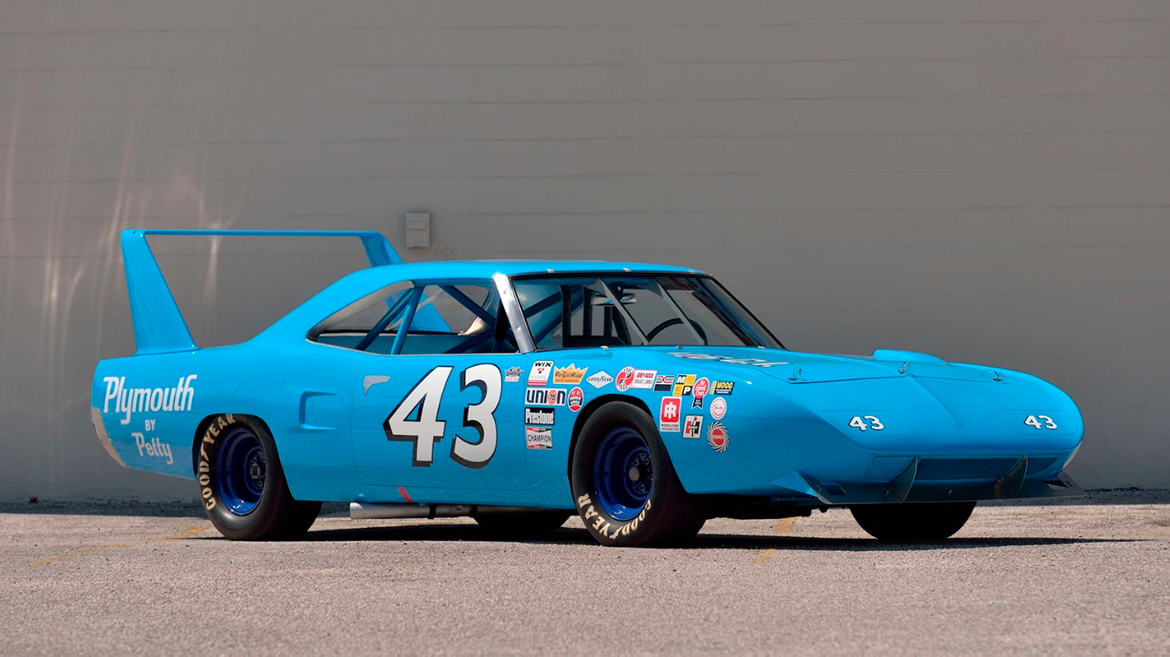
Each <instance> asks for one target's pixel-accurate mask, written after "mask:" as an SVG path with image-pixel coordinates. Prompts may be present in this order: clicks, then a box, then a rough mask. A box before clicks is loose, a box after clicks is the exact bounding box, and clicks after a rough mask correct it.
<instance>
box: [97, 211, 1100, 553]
mask: <svg viewBox="0 0 1170 657" xmlns="http://www.w3.org/2000/svg"><path fill="white" fill-rule="evenodd" d="M150 235H270V236H276V235H297V236H322V237H326V236H329V237H336V236H350V237H356V238H359V239H360V240H361V242H362V244H363V246H364V249H365V252H366V254H367V256H368V258H369V261H370V265H371V266H370V267H369V268H366V269H362V270H359V271H356V272H354V273H351V274H349V275H347V276H344V277H343V278H341V279H340V280H338V281H336V282H334V283H332V284H331V285H329V286H328V287H326V288H325V289H324V290H322V291H321V292H319V293H318V294H316V295H315V296H313V297H312V298H310V299H309V300H308V301H306V302H305V303H303V304H302V305H301V306H299V307H297V308H296V309H294V310H293V311H292V312H290V313H288V314H287V315H286V316H284V317H283V318H282V319H280V320H278V321H276V322H275V323H274V324H272V325H271V326H269V327H268V328H266V329H265V330H263V331H261V332H260V333H259V334H258V335H256V336H255V337H254V338H252V339H250V340H248V341H246V342H243V343H241V344H236V345H230V346H221V347H211V348H200V347H198V346H196V345H195V344H194V342H193V341H192V338H191V335H190V332H189V331H188V328H187V326H186V324H185V322H184V320H183V316H182V314H181V313H180V311H179V309H178V307H177V305H176V303H175V300H174V297H173V296H172V294H171V292H170V290H169V288H168V286H167V283H166V281H165V279H164V277H163V275H162V273H161V270H160V269H159V267H158V264H157V262H156V260H155V258H154V255H153V253H152V251H151V249H150V246H149V245H148V243H147V237H148V236H150ZM122 249H123V255H124V260H125V267H126V276H127V283H128V291H129V300H130V309H131V314H132V319H133V325H134V333H135V340H136V343H137V352H136V353H135V354H134V355H132V356H129V357H125V358H115V359H109V360H103V361H101V362H100V363H99V364H98V366H97V370H96V372H95V374H94V380H93V388H92V409H91V410H92V418H93V424H94V427H95V429H96V431H97V434H98V437H99V439H100V441H101V443H102V444H103V445H104V447H105V449H106V450H107V452H108V453H109V454H110V456H112V457H113V458H114V460H116V461H117V462H118V463H120V464H122V465H124V466H127V467H132V468H139V469H142V470H149V471H152V472H157V473H162V474H168V475H174V476H178V477H185V478H189V479H194V480H195V482H196V485H197V489H198V492H199V498H200V499H201V500H202V503H203V505H204V506H205V507H206V510H207V515H208V517H209V518H210V520H211V522H212V523H213V524H214V525H215V527H216V528H217V529H218V530H219V531H220V532H222V533H223V535H225V536H227V537H229V538H232V539H242V540H261V539H291V538H295V537H298V536H300V535H301V534H303V533H304V532H305V531H307V529H308V528H309V527H310V526H311V525H312V523H313V521H314V519H315V518H316V516H317V514H318V512H319V510H320V507H321V503H322V501H330V502H348V503H350V514H351V516H352V517H354V518H426V517H430V518H433V517H452V516H471V517H473V518H474V519H475V520H476V521H477V522H478V523H479V524H480V525H481V526H482V527H483V528H485V529H486V530H488V531H491V532H496V533H499V534H503V535H528V536H531V535H536V534H539V533H541V532H551V531H552V530H554V529H556V528H557V527H559V526H560V525H561V524H562V523H564V522H565V520H567V519H568V518H569V517H570V515H571V514H572V513H574V512H575V513H578V514H579V515H580V517H581V519H582V520H583V521H584V525H585V528H586V529H587V530H588V532H589V533H590V534H591V535H592V536H593V537H594V538H595V539H596V540H597V541H599V542H600V543H603V544H606V545H619V546H639V545H662V544H669V543H676V542H678V541H682V540H686V539H688V538H690V537H691V536H693V535H694V534H695V533H696V532H698V531H699V529H700V528H701V527H702V525H703V523H704V522H705V521H706V520H707V519H708V518H713V517H730V518H782V517H793V516H804V515H808V514H809V513H810V512H812V511H813V510H816V509H821V510H824V509H826V508H829V507H848V508H849V509H850V510H851V512H852V514H853V515H854V517H855V518H856V520H857V521H858V523H859V524H860V525H861V527H862V528H863V529H865V530H866V531H867V532H868V533H870V534H871V535H873V536H875V537H877V538H879V539H883V540H895V541H897V540H923V539H942V538H946V537H949V536H951V535H952V534H954V533H955V532H956V531H958V530H959V529H960V528H961V527H962V526H963V524H964V523H965V522H966V521H967V519H968V517H969V516H970V514H971V512H972V509H973V508H974V506H975V503H976V501H978V500H988V499H1002V498H1017V497H1049V496H1062V495H1076V494H1079V493H1080V491H1079V489H1078V488H1077V487H1076V485H1075V484H1074V483H1073V482H1072V481H1071V480H1070V479H1069V478H1068V477H1067V476H1066V475H1065V474H1064V473H1063V468H1064V466H1065V464H1067V463H1068V461H1069V460H1070V459H1071V458H1072V457H1073V455H1074V453H1075V452H1076V451H1077V448H1078V447H1079V445H1080V442H1081V437H1082V434H1083V423H1082V419H1081V416H1080V413H1079V411H1078V409H1077V407H1076V405H1075V404H1074V403H1073V401H1072V400H1071V399H1070V398H1069V397H1068V396H1067V395H1065V394H1064V393H1063V392H1061V391H1060V390H1058V389H1057V388H1056V387H1054V386H1052V385H1050V384H1048V383H1045V382H1044V381H1041V380H1040V379H1037V378H1035V377H1033V376H1029V375H1027V374H1023V373H1020V372H1014V371H1009V370H1006V369H1000V368H991V367H984V366H979V365H967V364H960V363H948V362H945V361H943V360H941V359H939V358H936V357H933V356H929V355H926V354H922V353H916V352H910V351H894V350H885V349H882V350H878V351H875V352H874V353H873V355H872V357H846V356H830V355H820V354H811V353H800V352H795V351H790V350H787V349H785V348H784V346H783V345H781V343H780V342H779V341H778V340H777V339H776V338H775V337H773V335H772V334H771V333H770V332H769V331H768V329H766V328H765V327H764V326H763V325H762V324H761V323H760V322H759V321H758V320H757V319H756V318H755V317H754V316H753V315H752V314H751V313H750V312H749V311H748V310H747V309H746V308H744V307H743V306H742V305H740V303H739V302H737V301H736V300H735V298H733V297H732V296H731V294H729V293H728V292H727V291H726V290H725V289H724V288H723V287H722V286H721V285H720V284H719V283H718V282H716V281H715V279H714V278H712V277H710V276H708V275H707V274H704V273H703V272H700V271H696V270H694V269H686V268H680V267H668V266H659V265H644V264H632V263H608V262H575V261H476V262H424V263H412V264H404V263H403V261H402V260H401V258H400V257H399V256H398V254H397V253H396V252H395V251H394V249H393V248H392V247H391V246H390V244H389V242H388V241H387V240H386V239H385V238H384V237H383V236H382V235H381V234H379V233H376V232H345V231H295V232H294V231H182V230H128V231H125V232H124V233H123V234H122Z"/></svg>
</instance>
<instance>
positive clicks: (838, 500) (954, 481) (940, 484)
mask: <svg viewBox="0 0 1170 657" xmlns="http://www.w3.org/2000/svg"><path fill="white" fill-rule="evenodd" d="M939 461H944V462H943V463H940V462H939ZM978 463H979V462H977V461H973V460H969V459H953V462H952V463H950V464H947V463H945V460H940V459H920V458H913V459H911V460H910V463H909V465H907V466H906V468H905V469H904V470H902V472H900V473H899V474H898V475H897V476H896V477H894V478H893V479H891V480H889V481H887V482H885V483H876V484H875V483H871V482H865V483H860V482H858V483H851V482H825V481H820V480H818V479H816V478H815V477H813V476H811V475H808V474H804V473H801V472H795V473H793V474H792V475H789V476H787V477H785V478H784V481H783V483H782V484H780V482H777V483H778V484H780V485H782V486H784V487H786V488H789V489H790V490H794V491H795V492H798V493H803V494H805V495H810V496H812V497H815V498H816V499H817V500H818V501H819V502H820V503H821V504H826V505H853V504H889V503H900V502H966V501H976V500H1003V499H1015V498H1043V497H1081V496H1083V495H1084V491H1083V490H1081V488H1080V486H1078V485H1077V484H1076V482H1074V481H1073V480H1072V478H1070V477H1069V476H1068V475H1066V474H1065V473H1063V472H1055V473H1053V472H1051V468H1050V467H1047V466H1048V465H1049V464H1048V463H1044V464H1035V465H1043V466H1045V467H1041V468H1037V467H1035V465H1034V466H1033V467H1032V468H1031V470H1032V472H1031V473H1029V460H1028V457H1027V456H1021V457H1019V458H1018V459H1016V460H1015V462H1014V464H1013V465H1011V466H1010V467H1009V468H1008V469H1007V470H1006V472H1003V473H1002V474H997V476H995V477H994V478H990V479H979V480H970V479H963V478H947V477H945V476H942V475H945V473H946V472H947V469H948V467H949V468H951V470H952V471H953V472H954V473H955V474H959V473H963V472H964V471H968V470H970V469H971V468H973V467H977V464H978ZM1046 470H1047V471H1048V472H1046ZM801 489H803V490H801Z"/></svg>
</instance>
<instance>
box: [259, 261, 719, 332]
mask: <svg viewBox="0 0 1170 657" xmlns="http://www.w3.org/2000/svg"><path fill="white" fill-rule="evenodd" d="M550 273H551V274H574V273H600V274H605V273H614V274H639V273H645V274H697V275H705V272H702V271H700V270H698V269H690V268H687V267H676V266H672V265H653V264H645V263H636V262H606V261H602V260H455V261H429V262H413V263H405V264H400V265H383V266H380V267H369V268H366V269H359V270H358V271H355V272H353V273H352V274H348V275H346V276H343V277H341V278H340V279H338V280H337V281H336V282H335V283H333V284H332V285H329V286H328V287H326V288H325V289H324V290H322V291H321V292H319V293H318V294H316V295H315V296H313V297H312V298H311V299H309V300H308V301H306V302H305V303H303V304H302V305H301V306H300V307H298V308H296V309H295V310H293V311H292V312H290V313H289V314H288V315H285V316H284V317H283V318H281V319H280V320H277V321H276V323H274V324H273V325H272V326H270V327H268V329H266V330H264V331H262V332H261V333H260V334H259V335H257V336H256V338H258V339H271V338H280V337H295V336H297V335H299V336H300V338H301V339H303V337H304V331H305V330H307V328H308V327H310V326H312V325H313V324H316V323H317V322H319V321H321V320H322V319H324V318H325V317H327V316H328V315H329V314H330V313H332V312H334V311H336V310H338V308H339V307H340V306H341V305H342V304H347V303H349V302H351V301H355V300H357V299H359V298H361V297H364V296H365V295H367V294H370V293H372V292H374V291H376V290H379V289H381V288H383V287H385V286H387V285H391V284H393V283H395V282H397V281H409V280H413V281H436V280H448V281H453V282H460V281H487V280H491V278H492V277H493V276H495V275H496V274H503V275H505V276H509V277H512V276H525V275H533V274H546V275H547V274H550Z"/></svg>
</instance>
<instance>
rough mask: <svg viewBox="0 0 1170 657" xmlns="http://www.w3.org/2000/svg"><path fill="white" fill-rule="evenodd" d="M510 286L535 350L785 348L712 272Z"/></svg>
mask: <svg viewBox="0 0 1170 657" xmlns="http://www.w3.org/2000/svg"><path fill="white" fill-rule="evenodd" d="M512 283H513V285H514V287H515V288H516V296H517V298H518V299H519V301H520V306H521V307H522V308H523V309H524V317H525V319H526V320H527V321H528V328H529V330H530V331H531V332H532V340H533V342H534V343H535V344H536V348H537V349H565V348H574V347H599V346H627V345H658V346H684V347H685V346H712V347H715V346H718V347H772V348H783V347H782V346H781V345H780V343H779V342H778V341H777V340H776V339H775V338H774V337H772V334H771V333H769V332H768V330H767V329H766V328H764V327H763V326H762V325H761V324H760V323H759V322H758V321H756V319H755V318H754V317H752V315H751V313H749V312H748V311H747V310H746V309H745V308H744V307H743V306H741V305H740V304H739V302H737V301H736V300H735V299H734V298H733V297H732V296H731V295H730V294H728V293H727V291H726V290H724V289H723V288H722V287H721V286H720V285H719V284H718V283H716V282H715V281H714V280H713V279H711V278H708V277H706V276H681V275H674V276H630V275H614V276H607V275H601V276H597V275H579V276H539V277H524V278H516V279H514V280H513V281H512Z"/></svg>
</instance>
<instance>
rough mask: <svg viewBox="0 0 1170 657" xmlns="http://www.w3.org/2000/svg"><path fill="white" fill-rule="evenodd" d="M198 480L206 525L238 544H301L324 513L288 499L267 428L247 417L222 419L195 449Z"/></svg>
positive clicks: (209, 427)
mask: <svg viewBox="0 0 1170 657" xmlns="http://www.w3.org/2000/svg"><path fill="white" fill-rule="evenodd" d="M195 448H196V450H195V480H196V481H197V482H198V484H199V497H200V499H201V500H202V501H203V507H204V509H205V510H206V512H207V519H208V520H210V521H211V524H212V525H215V528H216V529H218V530H219V533H221V534H223V535H224V536H226V537H227V538H230V539H232V540H234V541H272V540H277V541H279V540H292V539H296V538H299V537H300V536H301V535H303V534H304V533H305V532H306V531H308V530H309V527H310V526H312V524H313V521H314V520H316V519H317V513H319V512H320V511H321V503H320V502H299V501H297V500H294V499H293V497H292V494H291V493H289V490H288V483H287V482H286V481H285V478H284V469H283V468H281V467H280V457H279V456H278V455H277V453H276V442H275V441H274V440H273V439H272V434H270V433H269V432H268V429H267V428H265V426H264V424H263V423H262V422H260V421H259V420H258V419H257V418H254V417H250V416H247V415H218V416H216V417H214V418H212V419H211V421H210V424H208V425H207V430H206V431H205V432H204V434H203V436H202V437H201V438H200V440H199V442H198V443H196V444H195Z"/></svg>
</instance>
